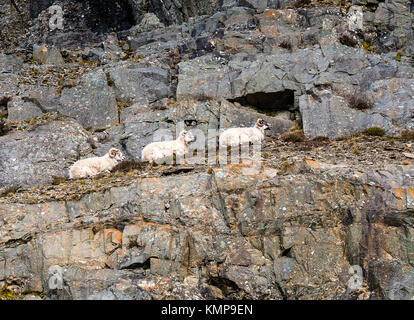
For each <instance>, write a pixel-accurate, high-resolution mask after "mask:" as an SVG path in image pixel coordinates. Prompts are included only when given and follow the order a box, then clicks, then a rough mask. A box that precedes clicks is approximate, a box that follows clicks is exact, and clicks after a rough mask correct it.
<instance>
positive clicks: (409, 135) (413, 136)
mask: <svg viewBox="0 0 414 320" xmlns="http://www.w3.org/2000/svg"><path fill="white" fill-rule="evenodd" d="M401 139H403V140H404V141H414V130H404V131H403V132H402V133H401Z"/></svg>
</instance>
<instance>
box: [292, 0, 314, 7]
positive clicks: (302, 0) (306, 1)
mask: <svg viewBox="0 0 414 320" xmlns="http://www.w3.org/2000/svg"><path fill="white" fill-rule="evenodd" d="M311 3H312V0H298V1H296V2H295V3H294V4H293V5H292V7H293V8H302V7H306V6H307V5H310V4H311Z"/></svg>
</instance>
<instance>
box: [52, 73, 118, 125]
mask: <svg viewBox="0 0 414 320" xmlns="http://www.w3.org/2000/svg"><path fill="white" fill-rule="evenodd" d="M58 112H59V113H60V114H62V115H65V116H68V117H72V118H74V119H76V120H77V121H78V122H79V123H81V124H82V125H83V126H84V127H85V128H93V129H105V128H107V127H109V126H111V125H114V124H116V123H118V108H117V104H116V99H115V92H114V89H113V88H112V87H110V86H109V85H108V81H107V76H106V74H105V73H104V72H103V71H102V70H97V71H94V72H91V73H89V74H87V75H85V76H84V77H83V78H82V80H81V83H80V84H79V85H78V86H76V87H73V88H64V89H63V91H62V95H61V98H60V104H59V106H58Z"/></svg>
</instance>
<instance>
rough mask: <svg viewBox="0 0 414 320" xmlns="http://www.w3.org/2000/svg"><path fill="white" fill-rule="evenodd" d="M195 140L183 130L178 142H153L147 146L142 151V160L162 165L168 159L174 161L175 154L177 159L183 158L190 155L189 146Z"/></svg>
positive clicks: (189, 133)
mask: <svg viewBox="0 0 414 320" xmlns="http://www.w3.org/2000/svg"><path fill="white" fill-rule="evenodd" d="M195 140H196V138H195V137H194V135H193V134H192V133H191V132H189V131H186V130H183V131H181V132H180V134H179V135H178V138H177V139H176V140H171V141H159V142H152V143H150V144H148V145H146V146H145V147H144V149H143V150H142V155H141V159H142V161H149V162H153V161H155V162H156V163H158V164H162V163H164V162H166V160H167V159H172V158H173V155H174V154H175V155H176V157H177V158H178V157H180V158H182V157H184V155H185V154H186V153H188V150H189V148H188V145H189V144H190V143H191V142H194V141H195Z"/></svg>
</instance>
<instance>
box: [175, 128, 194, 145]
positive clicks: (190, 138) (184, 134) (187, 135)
mask: <svg viewBox="0 0 414 320" xmlns="http://www.w3.org/2000/svg"><path fill="white" fill-rule="evenodd" d="M178 140H181V141H184V144H185V145H189V144H190V143H191V142H194V141H196V137H194V135H193V134H192V133H191V132H190V131H187V130H183V131H181V132H180V134H179V135H178Z"/></svg>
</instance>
